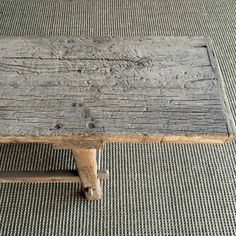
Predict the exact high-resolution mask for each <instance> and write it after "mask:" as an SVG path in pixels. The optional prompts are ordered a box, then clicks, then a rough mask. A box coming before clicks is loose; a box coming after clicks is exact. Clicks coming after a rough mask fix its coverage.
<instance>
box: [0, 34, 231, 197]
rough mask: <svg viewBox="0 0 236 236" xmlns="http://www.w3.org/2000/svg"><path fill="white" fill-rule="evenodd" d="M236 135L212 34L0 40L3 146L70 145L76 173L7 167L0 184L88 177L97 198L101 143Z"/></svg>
mask: <svg viewBox="0 0 236 236" xmlns="http://www.w3.org/2000/svg"><path fill="white" fill-rule="evenodd" d="M235 134H236V132H235V124H234V121H233V119H232V116H231V113H230V109H229V106H228V102H227V99H226V96H225V94H224V86H223V81H222V77H221V74H220V70H219V68H218V65H217V61H216V58H215V55H214V51H213V49H212V46H211V43H210V41H209V40H208V39H206V38H187V37H183V38H157V37H141V38H126V39H122V38H110V37H98V38H91V37H84V38H78V37H44V38H43V37H1V38H0V143H18V142H20V143H23V142H24V143H25V142H42V143H52V144H53V147H54V148H57V149H71V150H72V153H73V156H74V159H75V162H76V164H77V170H78V172H77V171H73V170H72V171H51V172H43V173H42V172H39V173H37V172H36V173H34V172H1V174H0V182H1V183H7V182H36V183H38V182H81V184H82V186H83V188H84V191H85V195H86V197H87V199H91V200H93V199H99V198H100V197H101V195H102V194H101V188H100V182H99V181H100V179H106V178H107V177H108V172H107V171H99V170H97V164H96V163H97V160H96V150H97V149H100V148H103V145H104V143H109V142H139V143H143V142H175V143H189V142H191V143H224V142H226V141H229V140H233V139H235Z"/></svg>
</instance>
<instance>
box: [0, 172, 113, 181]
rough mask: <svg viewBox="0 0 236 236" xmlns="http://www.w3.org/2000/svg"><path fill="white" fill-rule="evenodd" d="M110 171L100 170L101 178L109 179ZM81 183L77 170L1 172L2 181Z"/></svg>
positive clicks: (99, 176)
mask: <svg viewBox="0 0 236 236" xmlns="http://www.w3.org/2000/svg"><path fill="white" fill-rule="evenodd" d="M108 175H109V174H108V171H101V170H98V178H99V179H108ZM49 182H50V183H53V182H57V183H81V179H80V177H79V176H78V172H77V171H76V170H64V171H62V170H60V171H38V172H35V171H6V172H0V183H49Z"/></svg>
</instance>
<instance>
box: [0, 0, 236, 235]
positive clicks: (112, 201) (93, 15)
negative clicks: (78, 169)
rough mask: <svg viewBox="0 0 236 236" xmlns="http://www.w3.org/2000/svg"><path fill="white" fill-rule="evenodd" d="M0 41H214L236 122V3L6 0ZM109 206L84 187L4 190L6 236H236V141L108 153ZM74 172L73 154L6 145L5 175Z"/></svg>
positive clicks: (1, 160)
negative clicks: (98, 38) (143, 38)
mask: <svg viewBox="0 0 236 236" xmlns="http://www.w3.org/2000/svg"><path fill="white" fill-rule="evenodd" d="M0 35H2V36H4V35H12V36H16V35H73V36H75V35H77V36H87V35H89V36H97V35H111V36H126V37H131V36H141V35H142V36H143V35H157V36H185V35H188V36H199V35H205V36H209V37H211V38H212V39H213V43H214V47H215V51H216V54H217V57H218V60H219V64H220V67H221V70H222V74H223V78H224V81H225V85H226V95H227V97H228V99H229V104H230V107H231V111H232V114H233V117H234V119H235V120H236V1H235V0H225V1H222V0H0ZM99 155H100V156H101V169H108V170H109V171H110V173H111V176H110V179H109V180H108V181H103V182H102V187H103V193H104V196H103V199H102V200H101V201H98V202H88V201H86V200H85V199H84V198H83V197H82V196H80V194H78V191H79V190H80V185H78V184H56V183H54V184H52V183H49V184H1V185H0V236H12V235H15V236H18V235H23V236H27V235H30V236H38V235H50V236H51V235H55V236H61V235H69V236H70V235H71V236H75V235H214V236H215V235H236V182H235V181H236V169H235V168H236V142H230V143H227V144H224V145H204V144H195V145H193V144H182V145H178V144H116V143H114V144H109V145H106V148H105V149H104V150H102V151H100V153H99ZM71 168H75V164H74V163H73V159H72V155H71V152H70V151H67V150H59V151H58V150H57V151H55V150H53V149H52V146H51V145H46V144H2V145H0V171H7V170H52V169H71Z"/></svg>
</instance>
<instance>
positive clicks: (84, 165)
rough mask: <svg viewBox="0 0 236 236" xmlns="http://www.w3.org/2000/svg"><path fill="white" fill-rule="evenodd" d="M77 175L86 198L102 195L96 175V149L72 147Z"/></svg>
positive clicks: (97, 198)
mask: <svg viewBox="0 0 236 236" xmlns="http://www.w3.org/2000/svg"><path fill="white" fill-rule="evenodd" d="M72 153H73V156H74V160H75V162H76V166H77V170H78V174H79V177H80V179H81V183H82V186H83V188H84V193H85V196H86V198H87V199H88V200H99V199H100V198H101V197H102V191H101V186H100V180H99V179H98V176H97V160H96V149H81V148H74V149H72Z"/></svg>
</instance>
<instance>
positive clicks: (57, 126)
mask: <svg viewBox="0 0 236 236" xmlns="http://www.w3.org/2000/svg"><path fill="white" fill-rule="evenodd" d="M62 127H63V125H62V124H56V125H55V129H58V130H59V129H61V128H62Z"/></svg>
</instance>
